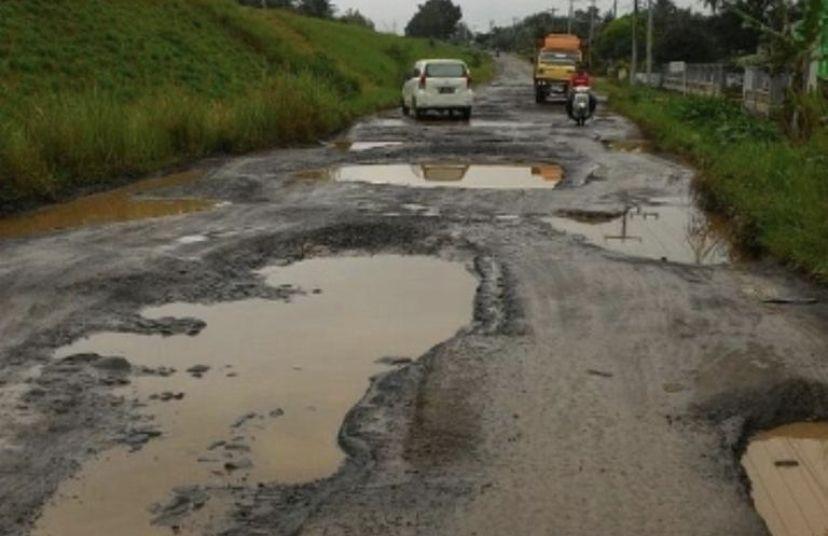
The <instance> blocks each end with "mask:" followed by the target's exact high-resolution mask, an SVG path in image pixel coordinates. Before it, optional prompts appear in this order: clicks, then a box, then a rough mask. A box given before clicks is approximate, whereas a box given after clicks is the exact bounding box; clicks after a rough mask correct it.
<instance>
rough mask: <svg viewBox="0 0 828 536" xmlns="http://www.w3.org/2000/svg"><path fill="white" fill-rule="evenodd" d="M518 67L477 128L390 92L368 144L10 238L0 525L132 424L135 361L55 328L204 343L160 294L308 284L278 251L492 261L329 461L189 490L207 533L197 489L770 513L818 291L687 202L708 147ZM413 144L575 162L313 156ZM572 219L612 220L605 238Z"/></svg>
mask: <svg viewBox="0 0 828 536" xmlns="http://www.w3.org/2000/svg"><path fill="white" fill-rule="evenodd" d="M498 61H499V67H500V73H499V75H498V77H497V78H496V80H495V81H494V82H493V83H492V84H490V85H489V86H487V87H483V88H481V89H480V90H479V91H478V105H477V107H476V110H475V114H476V115H475V118H474V119H473V120H472V121H471V123H468V124H467V123H461V122H450V121H441V120H435V121H427V122H423V123H415V122H414V121H412V120H409V119H406V118H402V117H401V116H400V115H399V113H398V112H387V113H384V114H381V115H380V116H377V117H372V118H368V119H366V120H364V121H362V122H360V123H358V124H356V125H355V126H354V127H353V128H352V129H351V130H350V131H349V132H348V133H346V134H344V135H343V136H344V137H345V138H347V139H348V140H349V141H353V142H359V143H358V144H355V145H349V144H348V143H328V144H323V145H320V146H318V147H309V148H297V149H286V150H275V151H270V152H263V153H260V154H255V155H251V156H248V157H245V158H237V159H230V160H225V161H214V162H208V163H207V164H206V165H207V166H208V168H209V169H208V172H207V174H206V175H205V177H203V178H202V179H200V180H198V181H196V182H193V183H188V184H183V185H178V186H174V187H171V188H167V189H165V190H162V191H158V192H154V193H152V195H155V196H161V197H169V198H174V199H180V198H201V199H210V200H213V201H215V202H216V203H217V206H216V207H215V208H213V209H212V210H208V211H205V212H199V213H194V214H188V215H180V216H174V217H167V218H163V219H148V220H139V221H132V222H125V223H118V224H108V225H98V226H91V227H85V228H78V229H74V230H67V231H61V232H54V233H51V234H46V235H42V236H37V237H29V238H19V239H7V240H4V241H2V242H0V303H2V308H0V333H2V337H1V338H0V367H2V368H0V534H11V535H25V534H30V533H32V527H33V526H34V523H35V522H36V520H37V518H38V516H39V515H40V512H41V511H42V510H43V508H44V505H46V504H47V503H48V502H49V500H50V498H54V495H55V491H56V490H57V489H58V486H59V485H60V483H61V481H64V480H65V479H68V478H71V477H72V475H73V474H78V471H79V470H80V469H81V468H82V467H84V464H85V463H88V462H89V461H90V460H91V459H93V458H95V457H96V456H99V455H100V453H102V452H106V451H107V450H108V449H112V448H114V447H115V446H117V445H119V444H120V443H121V442H122V441H123V431H124V430H125V429H128V428H129V427H130V426H133V424H134V418H135V412H136V411H137V407H138V406H136V404H135V402H134V401H130V400H124V397H123V395H122V391H119V390H118V389H117V385H113V383H116V384H117V381H113V380H112V378H111V377H110V376H106V375H104V376H101V374H100V373H98V372H96V371H93V370H91V369H90V367H89V366H87V365H86V364H85V363H86V362H85V361H84V360H83V359H82V358H77V359H76V360H75V361H72V362H65V361H58V360H55V359H54V358H53V354H54V353H55V351H56V350H58V349H60V348H62V347H64V346H66V345H68V344H70V343H72V342H75V341H77V340H78V339H80V338H81V337H84V336H87V335H90V334H92V333H97V332H120V333H134V334H145V335H149V334H156V335H166V336H170V335H175V334H189V335H190V336H195V337H198V336H199V335H198V333H199V332H200V331H201V329H203V323H202V322H201V321H200V319H198V318H161V319H156V318H145V317H143V316H141V314H140V312H141V310H142V309H143V308H145V307H149V306H159V305H164V304H168V303H174V302H190V303H199V304H215V303H220V302H228V301H237V300H244V299H252V298H256V299H264V300H277V301H285V300H289V299H290V294H291V292H292V291H291V289H289V288H283V287H272V286H268V285H267V284H266V282H265V281H264V280H263V277H262V276H261V275H260V273H259V272H258V271H259V270H260V269H262V268H264V267H267V266H270V265H286V264H290V263H293V262H297V261H300V260H302V259H308V258H314V257H335V256H341V255H369V254H397V255H399V254H416V255H432V256H436V257H441V258H443V259H446V260H451V261H458V262H462V263H465V265H466V267H467V268H468V270H470V271H471V272H472V273H473V274H474V275H475V276H476V277H477V280H478V288H477V291H476V296H475V298H474V304H473V306H474V313H473V317H472V318H469V321H468V325H467V327H465V328H463V329H461V330H460V331H458V332H457V333H456V335H454V336H452V337H450V338H449V339H447V340H445V341H444V342H442V343H440V344H438V345H436V346H434V347H433V348H431V349H430V350H429V351H428V352H426V354H425V355H423V356H420V357H419V358H418V359H415V361H414V362H408V361H407V360H401V361H400V362H399V363H398V365H397V366H396V367H395V368H393V369H391V370H389V371H386V372H383V373H381V374H380V375H378V376H375V377H374V378H373V379H372V380H371V382H370V385H369V384H368V380H367V379H366V386H368V391H367V393H366V394H365V396H364V397H363V398H362V399H361V400H360V401H359V403H358V404H357V405H356V406H355V407H354V408H353V409H352V410H351V411H350V412H349V413H348V415H347V416H346V418H345V421H344V423H343V425H342V428H341V429H340V431H339V438H338V439H339V445H340V447H341V448H342V449H343V450H344V451H345V453H346V454H347V457H346V460H345V462H344V463H343V465H342V466H341V467H340V468H339V470H338V471H337V472H336V473H335V474H333V475H331V476H330V477H327V478H323V479H320V480H316V481H313V482H307V483H304V484H299V485H286V484H281V483H279V482H273V481H260V482H256V481H255V480H252V481H249V482H246V483H243V484H238V483H236V484H234V485H226V486H212V487H207V488H200V489H198V490H197V493H198V497H199V498H198V499H195V498H193V497H194V496H192V495H191V496H189V497H187V496H186V494H187V493H188V492H187V491H186V490H178V491H177V493H179V494H184V495H185V498H184V499H182V500H178V501H173V507H172V508H169V511H163V508H162V512H161V514H162V515H161V516H159V523H161V525H162V528H164V529H165V530H169V532H170V533H172V531H173V529H181V528H182V527H185V528H186V527H187V526H188V523H189V521H188V518H189V517H192V516H191V514H190V510H189V509H187V508H180V506H181V505H182V504H184V505H186V504H197V505H198V504H204V502H205V501H206V500H207V499H206V497H209V498H210V500H211V501H213V502H212V503H208V504H220V505H223V506H222V507H221V508H215V510H214V511H215V512H218V514H216V515H215V516H214V517H211V518H210V519H209V522H208V523H207V524H206V525H201V524H199V525H198V527H199V528H198V532H197V533H199V534H227V535H265V534H268V535H270V534H273V535H280V534H307V535H343V536H344V535H369V534H383V535H388V534H395V535H416V534H429V535H479V536H482V535H505V534H521V535H535V534H537V535H565V536H576V535H577V536H580V535H583V536H593V535H596V534H619V535H629V536H643V535H652V536H662V535H666V534H669V535H673V536H675V535H687V536H691V535H692V536H707V535H709V536H720V535H724V534H727V535H729V536H759V535H764V534H767V532H766V528H765V526H764V523H763V521H762V519H761V518H760V517H759V516H758V515H757V514H756V512H755V511H754V509H753V507H752V504H751V499H750V495H749V491H748V488H747V486H746V477H745V474H744V472H743V471H742V469H741V466H740V465H739V455H740V454H741V452H743V450H744V447H745V444H746V440H747V437H748V436H749V435H750V434H751V433H753V432H755V431H757V430H760V429H766V428H770V427H772V426H775V425H779V424H784V423H787V422H793V421H801V420H808V419H822V418H827V417H828V390H826V388H825V383H824V382H825V380H826V377H828V366H826V362H825V357H826V355H827V354H828V352H826V349H828V344H827V343H828V329H826V327H828V305H826V303H828V299H827V298H828V297H827V296H826V292H825V290H824V289H821V288H818V287H814V286H811V285H809V284H808V283H807V282H804V281H802V280H801V279H799V278H797V277H796V276H793V275H791V274H790V273H788V272H786V271H785V270H783V269H782V268H780V267H778V266H776V265H775V264H773V263H772V262H769V261H752V262H748V261H740V262H736V261H734V262H727V259H728V258H729V257H730V258H733V257H735V256H734V255H732V254H731V255H728V253H727V246H726V244H723V243H722V241H721V239H720V238H719V236H718V235H717V232H716V229H715V228H714V227H715V226H711V225H709V222H707V220H706V219H705V218H704V215H703V214H702V213H700V212H699V211H696V210H694V209H693V208H692V206H691V202H692V195H691V189H690V185H691V181H692V178H693V171H692V170H691V169H688V168H687V167H685V166H684V165H682V164H681V163H679V162H677V161H676V160H674V159H671V158H668V157H665V156H659V155H654V154H649V153H646V152H636V151H622V150H616V149H613V148H612V145H613V144H611V143H610V142H612V141H617V142H621V141H623V140H634V139H638V138H640V136H641V135H640V133H638V132H637V131H636V129H635V127H634V126H633V125H631V124H630V123H629V122H628V121H627V120H625V119H623V118H621V117H619V116H617V115H614V114H612V113H610V112H608V111H607V110H606V109H603V108H602V110H601V111H600V114H599V117H597V118H596V120H595V121H593V122H591V123H590V124H588V126H587V127H585V128H577V127H575V126H574V124H572V123H571V122H569V121H568V120H567V119H566V118H565V116H564V115H563V113H562V110H561V107H560V106H559V105H554V104H549V105H543V106H537V105H535V104H534V102H533V98H532V87H531V79H530V69H529V66H528V65H526V64H523V63H521V62H519V61H518V60H516V59H513V58H508V57H504V58H501V59H499V60H498ZM385 142H388V143H385ZM400 142H401V143H400ZM616 145H617V146H619V145H623V144H622V143H618V144H616ZM349 148H350V149H351V150H347V149H349ZM392 164H393V165H413V166H414V167H415V168H416V169H417V170H419V171H418V172H419V175H417V177H419V178H420V179H422V180H426V178H429V177H430V178H431V179H433V180H444V181H449V180H454V181H456V180H461V179H462V175H463V169H465V166H472V165H476V166H481V167H486V166H488V167H489V168H490V169H491V168H492V167H495V166H511V165H521V166H529V167H534V168H537V169H542V168H543V169H548V168H549V167H550V166H551V167H553V168H555V167H556V166H560V167H561V168H562V170H563V177H562V178H560V177H556V178H555V180H556V181H558V182H557V184H555V185H554V186H555V187H554V188H553V187H546V188H536V189H473V188H456V187H454V188H439V187H437V188H434V187H430V188H417V187H412V186H402V185H386V184H369V183H365V182H358V181H356V182H354V181H347V182H345V181H343V182H339V181H336V180H335V179H332V178H331V177H332V176H333V175H335V174H333V175H332V174H331V173H324V172H320V171H319V170H324V169H330V168H336V167H338V166H353V165H370V166H377V165H383V166H385V165H392ZM434 166H437V167H438V168H439V169H438V171H437V172H433V168H434ZM440 166H442V168H440ZM458 169H459V171H458ZM452 173H454V175H452ZM415 175H416V174H415ZM530 175H537V180H543V178H544V176H548V175H545V174H544V172H542V171H538V172H536V173H530ZM458 177H460V178H458ZM530 179H531V177H530ZM559 179H560V180H559ZM142 195H144V196H147V195H150V194H148V193H144V194H142ZM665 207H666V208H669V209H670V210H666V211H661V209H663V208H665ZM676 213H678V214H679V216H675V217H674V216H669V215H661V216H658V215H659V214H674V215H675V214H676ZM653 214H656V216H653ZM676 218H678V219H676ZM561 219H563V220H567V221H571V222H575V223H577V224H578V225H581V226H589V225H591V224H601V225H606V224H608V223H611V222H616V224H617V227H615V228H608V230H607V232H606V233H603V232H601V233H598V234H597V235H596V236H597V238H596V236H592V237H590V236H586V237H585V236H581V234H579V228H578V227H577V225H575V226H574V227H572V226H567V225H561ZM556 222H558V225H556ZM660 222H663V225H660ZM677 222H678V223H677ZM573 225H574V224H573ZM586 229H587V228H586V227H584V228H583V229H582V234H584V235H587V234H590V233H589V232H588V231H587V230H586ZM669 229H672V230H671V231H669V232H668V230H669ZM592 234H595V233H592ZM618 237H621V238H620V239H619V238H618ZM619 240H620V242H619ZM625 243H630V244H631V248H630V249H629V250H627V249H625V247H624V245H623V244H625ZM610 244H611V245H610ZM710 252H714V253H710ZM287 307H290V304H288V305H287ZM344 314H347V313H344ZM123 357H125V358H127V359H129V357H130V356H129V355H125V356H123ZM411 357H415V358H416V357H417V356H411ZM91 359H93V358H91V357H90V358H88V360H91ZM89 362H91V361H89ZM111 363H116V364H117V361H111ZM155 372H156V373H163V371H161V372H159V371H155ZM134 373H135V372H134V371H133V372H132V374H134ZM140 403H141V401H138V405H140ZM151 407H152V406H150V409H151ZM170 433H173V434H174V433H175V431H174V430H173V431H171V432H170ZM139 435H140V434H139ZM143 435H145V436H147V437H146V438H142V439H147V440H148V441H163V437H161V438H154V437H152V436H153V434H151V433H144V434H143ZM133 439H134V437H133ZM112 484H113V485H117V484H118V483H116V482H113V483H112ZM170 491H171V492H172V491H173V490H170ZM190 493H194V492H190ZM167 499H168V498H167V497H158V502H159V503H162V504H164V503H165V502H166V500H167ZM137 506H138V507H140V508H147V507H149V506H150V505H137ZM194 509H195V508H194ZM192 526H196V525H195V524H193V525H192Z"/></svg>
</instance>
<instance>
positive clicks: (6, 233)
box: [0, 170, 215, 238]
mask: <svg viewBox="0 0 828 536" xmlns="http://www.w3.org/2000/svg"><path fill="white" fill-rule="evenodd" d="M203 175H204V172H203V171H199V170H193V171H187V172H184V173H175V174H173V175H168V176H165V177H159V178H154V179H147V180H143V181H139V182H136V183H133V184H130V185H128V186H124V187H122V188H117V189H115V190H111V191H108V192H103V193H98V194H93V195H88V196H86V197H81V198H78V199H75V200H73V201H69V202H67V203H62V204H58V205H53V206H49V207H46V208H43V209H40V210H35V211H33V212H29V213H25V214H20V215H16V216H11V217H8V218H3V219H0V238H20V237H25V236H31V235H37V234H42V233H47V232H50V231H56V230H61V229H73V228H77V227H85V226H88V225H96V224H102V223H114V222H124V221H132V220H143V219H149V218H159V217H162V216H172V215H177V214H186V213H190V212H198V211H202V210H207V209H208V208H211V207H212V206H214V205H215V203H214V202H212V201H209V200H205V199H148V198H140V197H135V196H136V195H138V194H145V193H148V192H151V191H153V190H157V189H160V188H168V187H172V186H181V185H184V184H189V183H192V182H195V181H196V180H198V179H199V178H201V177H202V176H203Z"/></svg>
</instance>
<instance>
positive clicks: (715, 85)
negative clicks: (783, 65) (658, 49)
mask: <svg viewBox="0 0 828 536" xmlns="http://www.w3.org/2000/svg"><path fill="white" fill-rule="evenodd" d="M639 81H640V82H641V83H643V84H649V85H651V86H653V87H661V88H663V89H667V90H669V91H677V92H679V93H683V94H685V95H688V94H692V95H710V96H723V95H731V96H734V95H735V96H738V95H739V94H740V93H741V101H742V105H743V106H744V107H745V109H746V110H748V111H750V112H752V113H756V114H759V115H765V116H768V115H771V114H772V113H773V112H774V111H775V110H777V109H778V108H779V107H780V106H781V105H782V103H783V102H784V100H785V90H786V88H787V87H788V85H789V79H788V77H787V76H784V75H778V76H771V75H770V74H768V73H767V72H766V71H763V70H761V69H757V68H746V69H744V70H734V69H729V68H728V67H727V66H726V65H724V64H721V63H685V62H683V61H676V62H671V63H669V64H667V65H666V66H664V69H663V70H662V72H661V74H660V75H658V76H656V75H655V74H653V76H652V77H651V78H650V79H649V80H648V79H647V77H646V75H641V76H639ZM736 98H738V97H736Z"/></svg>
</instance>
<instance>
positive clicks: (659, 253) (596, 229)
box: [542, 200, 732, 265]
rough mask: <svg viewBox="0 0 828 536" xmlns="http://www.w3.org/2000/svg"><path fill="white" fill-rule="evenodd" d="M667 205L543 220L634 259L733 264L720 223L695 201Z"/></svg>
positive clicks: (665, 201)
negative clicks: (694, 203) (702, 209)
mask: <svg viewBox="0 0 828 536" xmlns="http://www.w3.org/2000/svg"><path fill="white" fill-rule="evenodd" d="M663 201H664V202H663V203H659V204H656V203H657V202H655V203H653V204H641V205H635V206H630V207H628V208H627V209H626V210H624V211H622V212H621V213H605V212H589V211H576V212H571V213H563V214H560V215H557V216H551V217H546V218H542V219H543V221H544V222H546V223H548V224H550V225H551V226H552V227H554V228H555V229H557V230H560V231H563V232H566V233H571V234H575V235H579V236H582V237H584V238H585V239H586V241H587V242H589V243H591V244H594V245H596V246H599V247H601V248H604V249H608V250H611V251H615V252H618V253H623V254H625V255H630V256H633V257H641V258H647V259H656V260H663V261H669V262H675V263H680V264H696V265H713V264H722V263H726V262H728V261H729V260H730V259H731V256H732V250H731V247H730V244H729V243H728V241H727V239H726V236H725V233H724V232H723V230H722V225H721V224H720V223H719V222H717V221H716V220H714V219H711V218H710V217H709V216H708V215H706V214H705V213H704V212H703V211H701V210H699V209H698V208H696V207H695V206H694V205H693V204H692V202H690V201H684V200H663Z"/></svg>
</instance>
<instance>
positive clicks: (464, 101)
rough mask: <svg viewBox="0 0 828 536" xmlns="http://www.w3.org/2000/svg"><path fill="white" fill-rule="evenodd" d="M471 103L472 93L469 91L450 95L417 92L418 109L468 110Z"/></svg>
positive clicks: (472, 100)
mask: <svg viewBox="0 0 828 536" xmlns="http://www.w3.org/2000/svg"><path fill="white" fill-rule="evenodd" d="M473 102H474V93H473V92H472V91H471V90H467V91H462V92H458V93H452V94H440V93H432V92H430V91H418V92H417V107H418V108H469V107H471V105H472V103H473Z"/></svg>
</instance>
